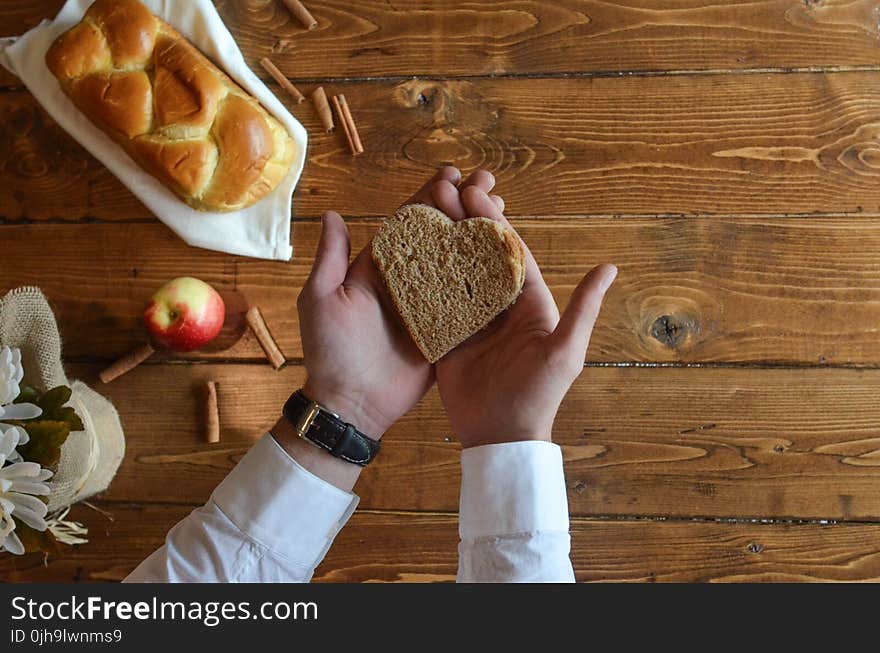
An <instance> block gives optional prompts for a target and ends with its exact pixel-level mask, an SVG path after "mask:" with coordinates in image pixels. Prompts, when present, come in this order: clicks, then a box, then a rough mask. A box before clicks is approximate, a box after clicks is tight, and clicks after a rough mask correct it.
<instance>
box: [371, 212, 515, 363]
mask: <svg viewBox="0 0 880 653" xmlns="http://www.w3.org/2000/svg"><path fill="white" fill-rule="evenodd" d="M373 260H374V261H375V263H376V266H377V267H378V268H379V273H380V275H381V276H382V279H383V280H384V282H385V285H386V287H387V288H388V292H389V294H390V295H391V298H392V300H393V301H394V304H395V306H396V307H397V311H398V313H399V314H400V317H401V318H402V320H403V323H404V325H405V326H406V328H407V330H408V331H409V333H410V335H411V336H412V338H413V340H414V341H415V343H416V345H417V346H418V348H419V349H420V350H421V352H422V354H424V356H425V358H426V359H428V361H429V362H431V363H434V362H436V361H437V360H439V359H440V358H442V357H443V355H444V354H446V353H447V352H448V351H449V350H450V349H452V348H453V347H455V346H456V345H459V344H460V343H462V342H464V341H465V340H466V339H467V338H469V337H470V336H471V335H473V334H474V333H476V332H477V331H479V330H481V329H482V328H484V327H485V326H486V325H488V324H489V323H490V322H491V321H492V320H493V319H494V318H495V317H496V316H497V315H498V314H499V313H501V312H502V311H504V310H505V309H506V308H507V307H508V306H510V305H511V304H512V303H513V302H514V301H515V300H516V298H517V296H518V295H519V293H520V291H521V290H522V287H523V282H524V281H525V265H524V261H525V252H524V251H523V247H522V243H521V242H520V240H519V237H518V236H517V235H516V234H515V233H514V232H513V231H512V230H511V229H509V228H507V227H505V226H504V225H502V224H501V223H499V222H496V221H494V220H490V219H488V218H470V219H467V220H461V221H459V222H455V221H453V220H451V219H450V218H449V217H447V216H446V215H445V214H444V213H443V212H441V211H439V210H437V209H435V208H433V207H430V206H425V205H422V204H412V205H409V206H404V207H403V208H401V209H399V210H398V211H397V212H396V213H395V214H394V215H393V216H392V217H390V218H389V219H388V220H386V221H385V223H384V224H383V225H382V227H381V228H380V229H379V232H378V233H377V234H376V237H375V238H374V239H373Z"/></svg>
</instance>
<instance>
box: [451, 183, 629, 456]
mask: <svg viewBox="0 0 880 653" xmlns="http://www.w3.org/2000/svg"><path fill="white" fill-rule="evenodd" d="M460 201H461V204H462V206H463V208H464V212H465V213H466V214H467V217H476V216H483V217H487V218H490V219H492V220H498V221H500V222H503V223H504V224H505V225H507V226H508V227H509V226H510V224H509V223H508V222H507V220H506V219H505V218H504V216H503V214H502V211H503V202H499V201H498V200H497V198H491V197H489V196H488V195H486V193H485V192H484V191H483V190H481V189H480V188H462V190H461V193H460ZM451 217H455V216H451ZM462 217H463V216H462ZM523 247H524V248H525V252H526V278H525V284H524V286H523V291H522V294H521V295H520V296H519V298H518V299H517V301H516V303H515V304H514V305H513V306H511V307H510V308H509V309H508V310H507V311H505V312H504V313H502V314H501V315H500V316H499V317H498V318H496V319H495V321H493V322H492V323H491V324H490V325H489V326H488V327H487V328H486V329H484V330H482V331H480V332H479V333H477V334H475V335H474V336H472V337H471V338H469V339H468V340H466V341H465V342H464V343H462V344H461V345H459V346H458V347H457V348H455V349H453V350H452V351H451V352H449V353H448V354H446V356H444V357H443V358H441V359H440V360H439V361H438V362H437V364H436V373H437V387H438V389H439V390H440V397H441V399H442V400H443V405H444V407H445V408H446V413H447V415H448V416H449V420H450V422H451V424H452V429H453V431H454V432H455V435H456V436H457V437H458V439H459V441H460V442H461V444H462V447H464V448H468V447H474V446H479V445H484V444H496V443H500V442H512V441H518V440H550V432H551V429H552V427H553V421H554V419H555V418H556V411H557V410H558V409H559V404H560V403H561V402H562V399H563V397H564V396H565V393H566V392H568V389H569V387H570V386H571V384H572V383H573V382H574V380H575V379H576V378H577V376H578V374H580V372H581V370H582V369H583V364H584V358H585V356H586V351H587V346H588V344H589V342H590V335H591V333H592V331H593V325H594V324H595V322H596V318H597V317H598V315H599V308H600V307H601V304H602V299H603V297H604V295H605V291H607V290H608V287H609V286H610V285H611V283H612V282H613V281H614V278H615V276H616V275H617V268H615V267H614V266H613V265H608V264H605V265H600V266H598V267H596V268H594V269H593V270H591V271H590V272H589V273H588V274H587V275H586V276H585V277H584V278H583V280H582V281H581V282H580V283H579V284H578V286H577V288H576V289H575V291H574V293H573V294H572V296H571V300H570V302H569V304H568V308H567V309H566V311H565V313H564V314H563V316H562V318H561V319H560V317H559V311H558V309H557V308H556V303H555V302H554V301H553V296H552V295H551V294H550V290H549V288H547V284H546V283H545V282H544V278H543V277H542V276H541V271H540V269H538V264H537V263H536V262H535V259H534V257H533V256H532V254H531V252H529V251H528V248H527V247H525V244H523Z"/></svg>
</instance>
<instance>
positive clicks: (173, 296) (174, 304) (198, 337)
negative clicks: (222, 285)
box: [144, 277, 226, 351]
mask: <svg viewBox="0 0 880 653" xmlns="http://www.w3.org/2000/svg"><path fill="white" fill-rule="evenodd" d="M225 317H226V306H225V305H224V304H223V298H222V297H220V294H219V293H218V292H217V291H216V290H214V289H213V288H212V287H211V286H209V285H208V284H206V283H205V282H204V281H201V280H200V279H195V278H193V277H178V278H177V279H172V280H171V281H169V282H168V283H166V284H165V285H164V286H162V287H161V288H159V290H157V291H156V294H155V295H153V298H152V299H151V300H150V303H149V304H148V305H147V308H146V309H145V310H144V323H145V324H146V325H147V328H148V329H149V330H150V333H151V334H153V338H154V339H155V340H156V342H158V343H159V344H160V345H163V346H165V347H168V348H169V349H173V350H174V351H192V350H193V349H198V348H199V347H201V346H202V345H204V344H206V343H208V342H210V341H211V340H213V339H214V338H216V337H217V334H218V333H220V329H221V328H222V327H223V320H224V319H225Z"/></svg>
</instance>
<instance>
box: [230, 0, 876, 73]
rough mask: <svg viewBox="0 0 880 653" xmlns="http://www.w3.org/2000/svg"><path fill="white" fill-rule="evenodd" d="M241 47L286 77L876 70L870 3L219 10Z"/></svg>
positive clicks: (235, 4)
mask: <svg viewBox="0 0 880 653" xmlns="http://www.w3.org/2000/svg"><path fill="white" fill-rule="evenodd" d="M218 7H219V9H220V13H221V15H223V16H224V18H225V19H226V22H227V23H228V24H230V25H234V26H235V27H234V29H233V33H234V35H235V37H236V40H237V41H238V43H239V45H240V46H241V48H242V49H243V50H244V51H245V52H248V53H253V56H265V55H266V54H271V55H273V56H276V57H278V58H280V59H281V61H282V62H283V64H284V66H283V70H284V71H285V73H287V74H288V75H290V76H293V77H304V78H312V77H335V76H340V77H349V76H363V77H371V76H374V75H376V74H377V71H382V74H385V75H403V76H410V75H444V76H445V75H450V76H456V75H463V74H468V75H486V74H492V75H506V74H541V73H582V72H596V71H598V72H603V71H624V70H625V71H644V70H648V71H660V70H692V69H713V68H714V69H719V68H720V69H743V68H751V67H770V66H773V67H812V66H840V65H869V66H873V65H876V64H877V55H876V39H877V37H878V35H880V31H878V25H877V9H878V5H877V3H876V2H873V1H871V0H832V1H825V0H821V1H819V2H812V1H811V2H804V0H770V1H763V2H754V1H750V0H736V1H725V0H715V1H714V2H711V1H710V2H706V1H705V0H685V1H682V0H616V1H612V2H608V1H607V0H563V1H561V2H540V1H538V0H531V1H520V0H516V1H505V2H497V1H494V2H493V1H491V0H482V1H478V2H468V3H464V2H443V3H438V2H435V3H424V2H420V1H419V0H402V1H401V2H397V1H395V2H393V3H391V4H390V5H389V3H386V2H382V1H380V0H371V1H368V2H358V3H351V2H345V1H344V0H336V1H331V2H322V3H320V4H319V5H317V6H316V7H315V11H314V13H315V17H316V18H317V20H318V29H316V30H314V31H313V32H309V33H306V32H304V31H303V30H302V28H301V27H300V25H299V24H298V23H297V22H296V21H295V20H292V19H291V17H290V16H289V14H287V13H286V12H285V11H284V9H283V7H281V6H280V3H276V2H274V1H273V0H247V1H245V2H241V1H238V0H221V1H220V2H219V3H218Z"/></svg>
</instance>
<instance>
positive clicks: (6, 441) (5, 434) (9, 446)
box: [0, 424, 30, 467]
mask: <svg viewBox="0 0 880 653" xmlns="http://www.w3.org/2000/svg"><path fill="white" fill-rule="evenodd" d="M28 442H30V436H28V433H27V431H25V430H24V429H23V428H20V427H18V426H6V427H4V426H3V425H2V424H0V467H3V465H5V464H6V463H17V462H21V460H22V457H21V454H20V453H18V451H17V449H18V447H20V446H21V445H23V444H27V443H28Z"/></svg>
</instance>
